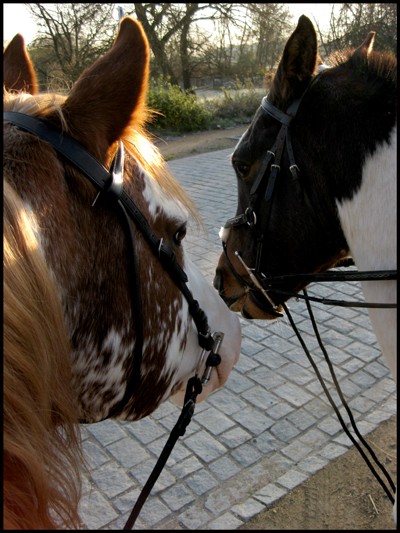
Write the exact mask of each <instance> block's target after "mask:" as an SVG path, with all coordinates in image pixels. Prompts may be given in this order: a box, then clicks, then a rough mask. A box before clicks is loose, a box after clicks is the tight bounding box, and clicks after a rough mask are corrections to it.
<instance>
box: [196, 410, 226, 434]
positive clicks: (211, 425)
mask: <svg viewBox="0 0 400 533" xmlns="http://www.w3.org/2000/svg"><path fill="white" fill-rule="evenodd" d="M196 422H197V423H198V424H200V425H201V426H202V427H203V428H205V429H207V430H208V431H209V432H210V433H212V434H213V435H219V434H220V433H223V432H224V431H226V430H227V429H230V428H231V427H232V426H234V425H235V424H234V422H233V421H232V420H230V419H229V418H228V417H227V416H226V415H224V413H221V411H218V410H217V409H216V408H215V407H209V408H208V409H205V410H204V411H202V412H201V413H200V414H197V416H196Z"/></svg>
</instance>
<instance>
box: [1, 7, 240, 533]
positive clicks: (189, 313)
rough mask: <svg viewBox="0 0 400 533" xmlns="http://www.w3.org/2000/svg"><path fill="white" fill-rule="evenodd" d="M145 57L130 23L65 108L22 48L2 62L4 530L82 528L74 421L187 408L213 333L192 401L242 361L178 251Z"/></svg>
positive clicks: (178, 228)
mask: <svg viewBox="0 0 400 533" xmlns="http://www.w3.org/2000/svg"><path fill="white" fill-rule="evenodd" d="M149 57H150V50H149V46H148V42H147V38H146V35H145V34H144V31H143V29H142V27H141V25H140V24H139V23H138V22H137V21H135V20H133V19H131V18H129V17H126V18H124V19H123V20H122V21H121V24H120V29H119V32H118V35H117V38H116V40H115V43H114V46H113V47H112V49H111V50H110V51H109V52H108V53H107V54H105V55H104V56H103V57H101V58H99V59H98V60H97V61H96V62H95V63H94V64H93V65H92V66H91V67H89V68H88V69H87V70H85V71H84V72H83V73H82V75H81V76H80V77H79V79H78V80H77V81H76V83H75V84H74V85H73V87H72V89H71V92H70V94H69V95H68V96H64V95H56V94H52V93H38V92H37V83H36V75H35V72H34V70H33V66H32V64H31V61H30V58H29V55H28V53H27V51H26V48H25V46H24V41H23V38H22V37H21V36H20V35H17V36H16V37H14V39H13V40H12V41H11V42H10V44H9V45H8V46H7V48H6V49H5V52H4V95H3V102H4V111H5V114H4V137H3V139H4V153H3V161H4V167H3V171H4V210H3V213H4V259H3V261H4V364H3V372H4V378H3V379H4V420H3V429H4V441H3V443H4V458H3V468H4V498H3V501H4V526H5V528H6V529H54V528H59V527H61V528H63V529H71V528H75V529H76V528H78V527H79V516H78V502H79V494H80V491H79V485H80V483H79V472H80V469H79V460H80V458H81V453H80V451H81V448H80V442H79V431H78V422H96V421H99V420H103V419H105V418H110V417H113V418H119V419H121V420H132V421H133V420H138V419H140V418H142V417H144V416H147V415H148V414H150V413H152V412H153V411H154V410H155V409H156V408H157V407H158V406H159V405H160V403H161V402H163V401H165V400H167V399H168V398H170V397H171V398H172V397H177V396H179V397H182V390H183V392H184V390H185V386H186V382H187V381H188V380H189V379H190V378H191V377H192V376H194V375H195V374H197V373H198V374H199V375H203V371H204V366H205V361H207V360H208V356H207V353H208V352H209V351H210V350H211V348H214V341H216V340H217V338H214V336H213V335H214V333H218V343H219V341H220V340H221V338H222V337H221V335H219V334H223V335H224V336H225V338H224V340H223V342H222V345H221V349H220V350H219V355H220V357H221V362H220V364H219V365H218V366H217V368H216V369H214V370H212V366H209V368H208V369H207V370H206V372H205V374H204V375H205V380H206V379H208V377H209V376H208V374H209V371H211V376H210V380H209V383H208V385H207V386H204V388H203V390H202V392H201V395H199V397H198V400H201V399H203V398H205V397H206V396H207V395H208V394H209V393H210V392H211V391H212V390H214V389H215V388H217V387H219V386H221V385H222V384H223V383H224V381H225V380H226V379H227V377H228V375H229V372H230V370H231V369H232V366H233V364H234V363H235V362H236V361H237V359H238V357H239V352H240V341H241V339H240V324H239V319H238V317H237V316H236V315H235V314H234V313H232V312H231V311H229V310H228V309H227V307H226V306H225V305H224V303H223V302H222V300H221V299H220V298H219V296H218V293H217V292H216V291H215V290H214V289H213V287H212V285H211V284H210V283H209V282H208V280H206V278H205V277H204V276H203V275H202V274H201V272H200V271H199V270H198V269H197V268H196V267H195V265H194V264H193V262H192V261H190V258H189V257H187V254H186V253H185V250H184V237H185V233H186V224H187V222H188V217H189V215H190V214H193V215H196V210H195V209H194V206H193V203H192V202H191V201H190V198H188V196H187V194H186V193H185V192H184V191H183V190H182V188H181V187H180V186H179V184H178V183H177V182H176V181H175V180H174V179H173V177H172V176H171V175H170V173H169V172H168V169H167V167H166V165H165V163H164V161H163V160H162V158H161V155H160V154H159V152H158V151H157V149H156V148H155V147H154V146H153V144H152V143H151V141H150V139H149V136H148V134H146V131H145V123H146V121H147V120H148V118H149V116H148V115H149V113H148V110H147V109H146V105H145V104H146V91H147V84H148V76H149ZM123 154H125V155H123ZM107 169H110V170H107ZM89 177H90V178H91V179H88V178H89ZM99 193H100V195H99ZM211 328H213V329H211ZM210 341H211V342H210ZM217 360H218V358H217V359H216V361H217ZM191 382H192V380H191ZM203 384H204V385H205V383H203ZM198 389H200V387H198ZM198 392H200V390H198Z"/></svg>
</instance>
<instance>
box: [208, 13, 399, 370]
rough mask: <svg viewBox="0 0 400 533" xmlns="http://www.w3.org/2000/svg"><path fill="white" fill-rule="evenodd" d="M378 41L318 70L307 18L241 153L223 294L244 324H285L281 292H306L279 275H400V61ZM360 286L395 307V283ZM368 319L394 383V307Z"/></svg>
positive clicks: (226, 235)
mask: <svg viewBox="0 0 400 533" xmlns="http://www.w3.org/2000/svg"><path fill="white" fill-rule="evenodd" d="M374 37H375V34H374V32H371V33H370V34H369V35H368V37H367V39H366V40H365V42H364V43H363V44H362V45H361V46H360V47H359V48H358V49H356V50H355V51H354V50H349V51H346V52H341V53H338V54H336V55H334V56H333V57H332V58H331V60H332V62H333V64H332V66H331V67H330V68H321V66H322V65H321V59H320V57H319V52H318V44H317V36H316V32H315V30H314V27H313V25H312V23H311V21H310V20H309V19H308V18H307V17H305V16H301V17H300V18H299V21H298V25H297V28H296V29H295V30H294V32H293V33H292V35H291V36H290V38H289V40H288V42H287V44H286V46H285V49H284V52H283V55H282V58H281V61H280V63H279V66H278V69H277V72H276V76H275V78H274V80H273V82H272V86H271V89H270V92H269V94H268V95H267V96H266V97H264V98H263V101H262V105H261V107H260V108H259V109H258V110H257V111H256V114H255V116H254V118H253V120H252V123H251V125H250V126H249V128H248V129H247V131H246V132H245V133H244V134H243V136H242V138H241V139H240V141H239V143H238V145H237V146H236V148H235V151H234V153H233V155H232V165H233V168H234V170H235V173H236V177H237V184H238V208H237V214H236V217H234V218H232V219H230V220H229V221H228V222H227V224H226V225H225V227H224V228H223V229H222V231H221V238H222V241H223V247H224V252H223V253H222V254H221V257H220V259H219V263H218V267H217V270H216V275H215V278H214V286H215V287H216V288H217V289H218V290H219V293H220V295H221V297H222V298H223V299H224V301H225V302H226V304H227V305H228V306H229V307H230V309H232V310H234V311H240V312H241V313H242V314H243V316H245V317H247V318H256V319H274V318H276V317H278V316H279V315H280V314H281V313H280V312H281V311H282V305H281V304H282V302H285V301H286V300H287V299H288V298H289V296H288V295H282V294H280V293H278V291H277V289H280V290H282V291H286V292H290V293H292V294H293V293H298V291H299V290H301V289H302V288H303V287H304V286H305V285H306V282H305V281H302V282H299V280H298V279H297V280H296V281H293V279H292V280H290V279H286V281H280V282H279V285H278V284H277V282H275V283H274V280H273V279H272V277H273V276H280V275H285V274H300V273H302V274H304V273H316V272H323V271H326V270H327V269H329V268H332V267H334V266H335V265H336V264H337V263H338V262H339V261H340V260H341V259H343V258H346V257H348V256H351V257H352V258H353V260H354V263H355V264H356V266H357V268H358V270H360V271H378V270H396V268H397V237H396V227H397V223H396V222H397V221H396V216H397V194H396V186H397V167H396V152H397V59H396V58H395V56H394V55H393V54H390V53H378V52H374V51H373V49H372V48H373V41H374ZM285 124H286V125H285ZM269 278H271V279H269ZM274 289H275V291H276V292H274ZM362 289H363V293H364V296H365V299H366V301H368V302H379V303H385V304H395V303H396V294H397V281H396V280H390V281H389V280H386V281H365V282H362ZM263 290H264V293H263ZM369 315H370V319H371V323H372V326H373V329H374V332H375V334H376V337H377V340H378V342H379V344H380V347H381V350H382V353H383V355H384V356H385V359H386V362H387V364H388V366H389V368H390V370H391V373H392V376H393V378H394V379H396V357H397V354H396V338H397V335H396V332H397V311H396V309H393V308H392V309H387V308H386V309H377V308H373V309H369Z"/></svg>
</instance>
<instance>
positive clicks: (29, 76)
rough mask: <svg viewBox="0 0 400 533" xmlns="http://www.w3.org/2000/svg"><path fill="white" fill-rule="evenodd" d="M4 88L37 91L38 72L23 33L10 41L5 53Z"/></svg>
mask: <svg viewBox="0 0 400 533" xmlns="http://www.w3.org/2000/svg"><path fill="white" fill-rule="evenodd" d="M3 78H4V88H5V89H7V91H13V92H19V91H24V92H26V93H30V94H36V93H37V81H36V74H35V70H34V68H33V65H32V62H31V60H30V57H29V54H28V51H27V49H26V47H25V41H24V38H23V37H22V35H20V34H19V33H17V35H16V36H15V37H14V38H13V39H12V41H10V43H9V44H8V46H7V47H6V49H5V50H4V54H3Z"/></svg>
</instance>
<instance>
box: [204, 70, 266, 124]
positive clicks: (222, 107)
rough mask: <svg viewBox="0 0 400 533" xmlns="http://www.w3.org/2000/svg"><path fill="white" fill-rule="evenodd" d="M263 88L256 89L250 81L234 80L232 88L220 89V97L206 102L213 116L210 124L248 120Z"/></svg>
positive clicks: (258, 103)
mask: <svg viewBox="0 0 400 533" xmlns="http://www.w3.org/2000/svg"><path fill="white" fill-rule="evenodd" d="M264 95H265V90H264V89H256V88H255V87H254V85H253V83H252V82H250V81H246V82H244V83H241V82H240V81H238V80H237V81H236V82H235V84H234V85H233V87H232V88H229V89H226V88H223V89H222V97H221V98H215V99H214V100H210V101H209V102H208V104H207V105H208V109H209V111H210V112H211V114H212V116H213V120H212V125H214V126H221V127H226V126H231V125H233V124H245V123H247V122H250V120H251V119H252V117H253V115H254V113H255V112H256V110H257V108H258V107H259V105H260V101H261V98H262V96H264Z"/></svg>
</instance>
